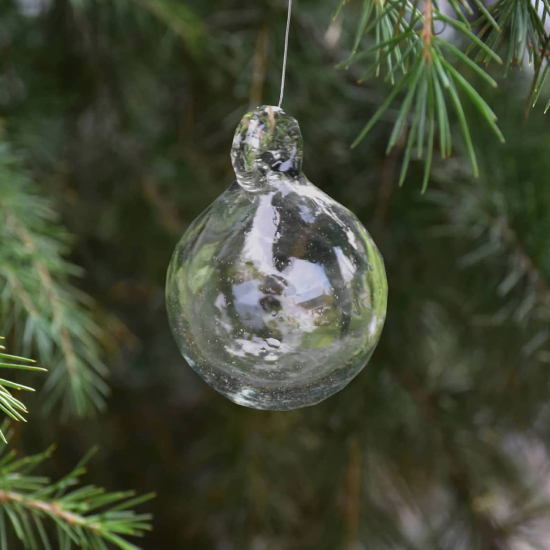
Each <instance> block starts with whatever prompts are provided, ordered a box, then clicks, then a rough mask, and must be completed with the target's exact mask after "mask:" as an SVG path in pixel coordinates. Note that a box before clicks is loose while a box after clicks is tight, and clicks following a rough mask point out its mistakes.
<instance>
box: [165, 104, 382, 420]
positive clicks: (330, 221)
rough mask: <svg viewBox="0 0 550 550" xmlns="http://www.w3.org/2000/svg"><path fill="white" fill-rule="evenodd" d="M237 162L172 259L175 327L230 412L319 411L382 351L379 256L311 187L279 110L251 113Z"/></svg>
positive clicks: (235, 152) (359, 229)
mask: <svg viewBox="0 0 550 550" xmlns="http://www.w3.org/2000/svg"><path fill="white" fill-rule="evenodd" d="M231 156H232V161H233V167H234V169H235V173H236V176H237V181H235V183H233V184H232V185H231V186H230V187H229V188H228V189H227V190H226V191H225V192H224V193H223V194H222V195H221V196H220V197H219V198H218V199H217V200H216V201H214V203H213V204H211V205H210V206H209V207H208V208H207V209H206V210H205V211H204V212H203V213H202V214H201V215H200V216H199V217H198V218H197V219H196V220H195V221H194V222H193V223H192V224H191V225H190V227H189V229H188V230H187V231H186V233H185V234H184V235H183V237H182V239H181V240H180V242H179V244H178V245H177V247H176V250H175V252H174V255H173V258H172V261H171V264H170V267H169V269H168V279H167V286H166V301H167V309H168V317H169V321H170V326H171V328H172V331H173V333H174V337H175V339H176V342H177V344H178V346H179V348H180V350H181V353H182V354H183V356H184V358H185V359H186V361H187V362H188V363H189V365H190V366H191V367H192V368H193V369H194V370H195V371H196V372H197V373H198V374H199V375H200V376H201V377H202V378H203V379H204V380H206V382H208V384H210V386H212V387H213V388H214V389H216V390H217V391H219V392H220V393H222V394H223V395H225V396H226V397H228V398H229V399H231V400H232V401H234V402H235V403H238V404H239V405H244V406H247V407H252V408H256V409H271V410H288V409H296V408H299V407H305V406H308V405H314V404H316V403H319V402H320V401H322V400H323V399H326V398H327V397H329V396H331V395H333V394H334V393H336V392H337V391H339V390H341V389H342V388H343V387H344V386H345V385H346V384H348V382H350V381H351V380H352V379H353V378H354V377H355V376H356V375H357V374H358V373H359V372H360V371H361V370H362V369H363V367H364V366H365V365H366V364H367V362H368V360H369V359H370V357H371V355H372V353H373V351H374V349H375V347H376V344H377V343H378V340H379V338H380V334H381V332H382V327H383V325H384V319H385V316H386V303H387V294H388V287H387V281H386V273H385V270H384V263H383V260H382V256H381V255H380V253H379V252H378V249H377V248H376V245H375V244H374V242H373V240H372V238H371V237H370V235H369V234H368V232H367V230H366V229H365V228H364V227H363V225H362V224H361V222H360V221H359V220H358V219H357V217H356V216H355V215H354V214H353V213H351V212H350V211H349V210H348V209H347V208H345V207H343V206H342V205H340V204H338V203H337V202H336V201H334V200H333V199H331V198H330V197H329V196H327V195H326V194H325V193H323V192H322V191H321V190H319V189H318V188H317V187H315V186H314V185H313V184H311V183H310V182H309V181H308V180H307V178H306V177H305V175H304V174H303V172H302V166H301V165H302V156H303V144H302V138H301V134H300V128H299V126H298V123H297V122H296V120H295V119H293V118H292V117H290V116H289V115H288V114H286V113H285V112H284V111H283V110H281V109H279V108H277V107H260V108H258V109H257V110H255V111H253V112H251V113H248V114H247V115H246V116H245V117H244V118H243V120H242V121H241V123H240V124H239V126H238V128H237V131H236V134H235V139H234V142H233V148H232V154H231Z"/></svg>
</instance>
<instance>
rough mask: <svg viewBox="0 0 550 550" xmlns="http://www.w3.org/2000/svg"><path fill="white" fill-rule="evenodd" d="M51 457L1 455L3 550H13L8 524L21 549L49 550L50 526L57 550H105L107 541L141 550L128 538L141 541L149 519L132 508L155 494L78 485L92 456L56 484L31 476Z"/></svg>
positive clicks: (0, 528)
mask: <svg viewBox="0 0 550 550" xmlns="http://www.w3.org/2000/svg"><path fill="white" fill-rule="evenodd" d="M52 453H53V448H50V449H48V450H47V451H45V452H43V453H41V454H38V455H33V456H30V457H26V458H22V459H16V453H15V452H14V451H12V452H8V453H6V452H0V547H1V548H2V550H9V548H11V547H12V546H11V545H9V543H8V536H7V530H6V529H7V524H11V527H12V529H13V531H14V533H15V535H16V537H17V538H18V539H19V541H20V543H21V544H22V545H23V547H24V548H26V549H30V550H33V549H38V548H43V549H45V550H51V549H52V548H53V547H54V546H53V545H52V543H51V540H52V535H51V531H52V528H55V529H54V531H55V533H56V537H55V539H56V540H57V545H58V546H57V547H58V548H63V549H64V550H65V549H66V550H70V549H71V548H74V547H76V548H89V549H94V550H96V549H97V550H106V549H107V543H111V544H112V545H113V546H114V547H117V548H121V549H122V550H138V547H137V546H135V545H134V544H132V543H130V542H128V541H127V540H126V537H129V536H130V537H141V536H143V534H144V533H145V532H146V531H148V530H150V529H151V525H150V520H151V515H150V514H136V513H135V512H133V511H132V509H133V508H134V507H135V506H138V505H139V504H142V503H143V502H146V501H148V500H150V499H152V498H154V496H155V495H154V494H147V495H143V496H136V495H135V493H134V492H133V491H124V492H113V493H108V492H106V491H105V490H104V489H103V488H100V487H96V486H94V485H85V486H78V485H79V482H80V480H79V477H80V476H81V475H82V474H84V473H85V472H86V468H85V464H86V462H88V460H89V459H90V458H91V456H92V454H93V452H92V453H89V454H88V455H87V456H86V457H85V458H84V459H83V460H82V461H81V462H80V463H79V464H78V465H77V466H76V467H75V468H74V469H73V470H72V471H71V472H70V473H69V474H68V475H66V476H65V477H63V478H62V479H60V480H59V481H57V482H53V483H52V482H50V480H49V479H48V478H46V477H41V476H36V475H33V472H34V470H35V469H36V468H37V467H39V466H40V465H42V464H43V462H44V461H45V460H46V459H48V458H50V457H51V455H52ZM6 517H7V519H8V520H9V521H6ZM44 520H47V522H45V521H44ZM48 523H49V525H48ZM14 548H15V546H14Z"/></svg>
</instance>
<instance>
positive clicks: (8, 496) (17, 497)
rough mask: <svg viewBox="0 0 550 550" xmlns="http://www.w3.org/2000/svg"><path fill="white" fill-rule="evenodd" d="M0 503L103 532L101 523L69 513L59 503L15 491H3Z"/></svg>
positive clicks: (1, 491)
mask: <svg viewBox="0 0 550 550" xmlns="http://www.w3.org/2000/svg"><path fill="white" fill-rule="evenodd" d="M0 502H2V503H5V504H10V503H14V504H19V505H21V506H24V507H25V508H28V509H30V510H37V511H40V512H44V513H46V514H48V515H50V516H53V517H57V518H59V519H62V520H63V521H64V522H65V523H67V524H69V525H78V526H80V527H83V528H85V529H89V530H91V531H96V532H99V533H100V532H102V531H103V529H102V526H101V524H100V523H97V522H91V521H88V519H87V518H86V517H85V516H81V515H79V514H73V513H72V512H68V511H67V510H65V509H64V508H63V507H62V506H61V505H60V504H59V503H57V502H46V501H44V500H39V499H34V498H29V497H26V496H24V495H22V494H20V493H15V492H13V491H3V490H0Z"/></svg>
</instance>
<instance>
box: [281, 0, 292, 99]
mask: <svg viewBox="0 0 550 550" xmlns="http://www.w3.org/2000/svg"><path fill="white" fill-rule="evenodd" d="M291 18H292V0H288V18H287V20H286V36H285V54H284V57H283V76H282V79H281V97H280V98H279V107H281V105H282V104H283V97H284V95H285V79H286V61H287V58H288V37H289V35H290V19H291Z"/></svg>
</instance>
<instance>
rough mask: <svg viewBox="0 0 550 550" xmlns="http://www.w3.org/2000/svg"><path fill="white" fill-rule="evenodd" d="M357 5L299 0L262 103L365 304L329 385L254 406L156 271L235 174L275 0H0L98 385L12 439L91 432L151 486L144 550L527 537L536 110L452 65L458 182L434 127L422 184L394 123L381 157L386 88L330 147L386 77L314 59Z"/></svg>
mask: <svg viewBox="0 0 550 550" xmlns="http://www.w3.org/2000/svg"><path fill="white" fill-rule="evenodd" d="M356 4H357V6H354V2H350V5H349V6H348V7H347V8H346V9H347V10H348V12H347V15H346V16H345V17H344V18H340V19H339V20H337V21H333V20H332V13H333V11H334V9H335V7H336V0H299V1H297V2H296V6H295V11H294V19H293V23H292V33H291V39H290V57H289V66H288V79H287V95H286V99H285V105H284V106H285V110H286V111H287V112H289V113H290V114H292V115H293V116H294V117H296V118H297V119H298V120H299V122H300V125H301V128H302V133H303V136H304V141H305V165H304V168H305V171H306V173H307V175H308V177H309V179H310V180H311V181H312V182H313V183H314V184H315V185H317V186H318V187H320V188H321V189H322V190H323V191H325V192H327V193H328V194H329V195H331V196H332V197H333V198H335V199H336V200H337V201H339V202H341V203H342V204H344V205H346V206H347V207H349V208H351V209H352V210H353V211H354V212H355V213H356V214H357V215H358V216H359V218H360V219H361V220H362V221H363V223H364V224H365V226H366V227H367V228H368V229H369V231H370V233H371V234H372V236H373V237H374V239H375V241H376V243H377V244H378V247H379V248H380V250H381V252H382V254H383V256H384V258H385V262H386V268H387V272H388V279H389V288H390V295H389V309H388V318H387V321H386V327H385V330H384V333H383V336H382V340H381V342H380V344H379V346H378V349H377V351H376V352H375V354H374V357H373V359H372V360H371V362H370V363H369V365H368V367H367V368H366V369H365V370H364V371H363V372H362V373H361V374H360V375H359V376H358V377H357V378H356V379H355V381H354V382H353V383H351V384H350V385H349V386H348V387H347V388H346V389H345V390H344V391H342V392H341V393H339V394H337V395H336V396H334V397H332V398H330V399H329V400H327V401H325V402H323V403H321V404H320V405H318V406H315V407H312V408H308V409H303V410H297V411H292V412H286V413H272V412H260V411H255V410H249V409H245V408H242V407H239V406H236V405H234V404H232V403H230V402H229V401H227V400H226V399H224V398H223V397H221V396H220V395H218V394H217V393H216V392H214V391H213V390H211V389H210V388H209V387H208V386H207V385H206V384H205V383H203V382H202V380H200V379H199V378H198V377H197V376H196V375H195V374H194V372H193V371H192V370H191V369H190V368H189V367H188V366H187V365H186V364H185V362H184V360H183V359H182V357H181V356H180V355H179V353H178V350H177V348H176V345H175V343H174V341H173V339H172V336H171V333H170V330H169V327H168V324H167V320H166V313H165V307H164V281H165V273H166V268H167V266H168V262H169V260H170V256H171V253H172V250H173V248H174V246H175V244H176V243H177V241H178V240H179V238H180V237H181V235H182V234H183V232H184V231H185V229H186V228H187V226H188V225H189V223H190V222H191V221H192V220H193V219H194V218H195V217H196V216H197V215H199V214H200V213H201V212H202V211H203V210H204V209H205V208H206V207H207V206H208V205H209V204H210V203H211V202H212V201H213V200H214V199H215V198H216V197H217V196H218V195H219V194H220V193H222V192H223V191H224V190H225V189H226V188H227V187H228V185H229V184H230V183H231V182H232V181H233V177H234V176H233V172H232V168H231V165H230V158H229V153H230V147H231V141H232V137H233V133H234V130H235V128H236V125H237V123H238V122H239V120H240V119H241V117H242V116H243V114H244V113H245V112H246V111H247V110H248V109H249V107H250V106H252V107H255V106H256V105H258V104H273V103H276V102H277V100H278V87H279V84H280V69H281V63H282V51H283V41H284V27H285V23H286V8H287V2H286V0H254V1H251V0H1V1H0V120H1V122H2V126H3V133H2V140H3V141H4V142H5V143H6V144H8V146H9V147H10V150H12V151H14V152H15V153H16V154H17V155H18V156H19V158H20V159H22V161H21V162H22V165H23V168H24V170H26V173H27V174H29V175H30V177H32V179H33V180H34V181H35V182H36V185H37V192H38V193H40V194H41V195H42V196H44V197H47V198H48V199H49V200H51V201H52V204H53V208H54V210H55V211H56V212H57V214H58V216H59V218H58V223H59V224H60V225H61V226H64V227H65V228H66V229H67V230H68V231H69V232H70V233H71V234H72V235H73V239H72V247H71V251H70V253H69V258H70V260H71V261H72V262H74V263H75V264H76V265H78V266H81V267H82V268H83V270H84V272H83V273H84V274H83V275H82V276H81V277H79V278H78V279H73V282H74V283H75V284H76V285H77V286H78V287H79V288H82V289H83V290H85V291H86V292H87V293H88V294H89V295H91V297H92V298H93V302H92V305H91V306H90V310H91V314H92V315H93V316H94V317H95V318H96V319H98V322H99V325H100V327H101V329H102V331H103V332H102V334H101V336H100V337H99V338H98V342H99V344H98V345H99V346H100V347H101V351H100V354H101V357H102V360H103V361H104V362H105V363H106V364H107V365H108V366H109V368H110V372H111V374H110V377H109V380H108V383H109V384H110V386H111V390H112V394H111V396H110V397H109V398H108V402H107V404H108V408H107V410H106V411H105V412H103V413H101V414H100V415H99V416H97V417H95V418H88V419H78V418H74V417H73V416H69V415H65V414H61V413H60V411H59V407H58V406H57V407H54V408H53V410H48V409H45V408H44V407H43V406H42V405H41V403H42V399H43V397H42V396H41V392H40V391H38V392H37V396H36V398H35V400H34V401H31V402H30V410H31V413H30V417H31V421H30V422H29V424H28V425H25V426H24V427H23V428H20V429H18V431H17V434H16V436H15V438H14V439H13V441H12V442H11V444H13V445H14V447H15V448H17V449H18V450H19V452H21V453H23V452H24V453H32V452H38V451H40V450H42V449H44V448H45V447H47V446H48V445H49V444H50V443H56V444H57V445H58V447H59V448H58V450H57V452H56V454H55V457H54V460H53V463H52V464H50V471H48V472H46V473H48V474H50V475H53V476H58V475H62V474H63V473H65V472H66V471H67V470H68V469H69V468H70V467H72V466H73V465H74V463H75V462H76V461H77V460H78V459H79V458H80V457H81V456H82V455H83V454H84V453H85V452H86V451H87V450H88V449H89V448H90V447H92V446H93V445H96V444H97V445H99V447H100V451H99V453H98V455H97V456H96V457H95V458H94V460H93V462H92V463H91V464H90V466H89V474H88V478H89V479H90V480H93V481H94V482H95V483H98V484H103V485H105V486H107V487H108V488H109V489H111V490H115V489H126V488H132V489H136V490H138V491H139V492H147V491H157V492H158V497H157V499H156V500H155V501H153V502H151V503H148V504H146V505H144V508H145V507H147V509H148V510H150V511H152V512H153V513H154V514H155V520H154V531H153V532H152V533H151V534H149V535H147V537H146V538H145V539H143V541H139V542H138V543H137V544H139V545H140V547H143V548H144V549H150V550H164V549H167V550H173V549H183V548H189V549H194V550H199V549H215V550H249V549H250V550H306V549H316V550H321V549H322V550H325V549H326V550H338V549H345V550H378V549H396V550H397V549H398V550H416V549H418V550H420V549H422V550H431V549H434V550H435V549H442V550H446V549H449V550H451V549H452V550H455V549H456V550H462V549H464V550H476V549H480V550H505V549H510V550H530V549H533V550H536V549H547V548H549V547H550V476H549V471H548V470H549V466H550V454H549V452H550V449H549V443H550V438H549V436H550V409H549V397H550V371H549V362H550V346H549V344H548V336H549V328H550V324H549V322H550V240H549V239H550V186H549V182H548V177H549V175H550V155H549V154H548V151H549V147H550V119H549V118H547V117H545V116H544V115H543V113H542V109H541V108H537V109H535V110H534V111H532V112H531V114H530V118H529V120H528V121H526V120H525V117H524V111H525V107H526V98H527V93H528V90H529V86H530V78H531V76H532V73H531V72H530V70H529V69H528V68H526V69H525V70H523V71H519V70H515V71H511V72H510V74H509V75H508V77H507V78H506V79H504V78H502V72H494V73H493V76H495V78H497V77H498V81H499V88H498V89H497V90H489V89H486V88H487V87H486V86H485V87H484V86H483V84H482V82H480V81H478V79H476V77H475V73H473V72H471V71H470V72H468V71H469V69H468V68H467V67H462V70H463V71H464V72H465V74H466V75H467V76H468V77H469V80H470V81H471V82H472V83H475V86H476V88H477V89H479V90H481V92H482V93H483V95H484V97H485V98H486V99H487V100H488V102H489V103H490V104H491V106H492V107H493V109H494V111H495V112H496V114H497V115H498V117H499V124H500V126H501V128H502V130H503V132H504V134H505V136H506V138H507V142H506V144H505V145H501V144H499V143H498V142H497V140H496V139H494V137H493V135H491V134H490V132H489V131H486V129H485V126H484V125H483V124H482V123H480V124H479V125H478V124H477V123H476V120H475V119H472V121H471V124H472V129H473V137H474V144H475V148H476V152H477V155H478V160H479V163H480V177H479V178H478V179H477V180H474V179H473V178H472V176H471V173H470V169H469V167H468V163H467V161H466V160H465V157H464V156H463V151H462V149H461V145H460V144H461V143H462V141H461V138H460V133H459V132H458V131H457V130H458V129H457V128H455V129H454V130H453V131H454V132H455V134H456V139H455V140H454V143H455V144H456V148H455V150H454V153H453V157H452V158H451V159H450V160H447V161H444V162H442V161H437V158H438V154H437V151H436V154H435V159H436V160H435V161H434V163H435V164H434V170H433V172H432V178H431V181H430V186H429V190H428V192H427V193H426V194H424V195H422V194H421V193H420V188H421V179H422V170H423V163H422V162H420V161H413V162H412V164H411V168H410V171H409V175H408V178H407V181H406V183H405V186H404V187H403V188H398V187H397V185H396V182H397V179H398V175H399V169H400V165H401V157H402V153H403V147H404V145H403V143H401V145H400V147H398V148H397V149H395V150H394V151H393V152H392V153H391V155H390V156H386V155H385V148H386V144H387V139H388V136H389V134H390V132H391V128H392V123H393V122H394V121H395V118H396V116H397V112H398V107H399V105H398V104H396V105H394V107H393V109H390V110H388V111H387V112H386V114H385V115H384V118H383V119H382V121H381V123H379V124H378V125H377V126H376V128H375V130H374V131H373V132H371V133H370V134H369V136H368V138H367V139H366V140H365V141H363V142H362V143H361V145H360V146H359V147H358V148H357V149H354V150H351V149H350V144H351V143H352V141H353V140H354V139H355V137H356V136H357V134H358V133H359V132H360V130H361V129H362V128H363V126H364V125H365V124H366V123H367V121H368V120H369V117H370V116H371V115H372V114H373V113H374V112H375V110H376V108H377V107H379V106H380V104H381V102H382V101H384V99H385V98H386V97H387V95H388V93H389V90H390V88H389V87H388V86H387V85H386V84H385V83H384V82H383V81H381V80H379V81H377V80H370V81H368V82H366V83H364V84H361V85H359V84H357V80H358V78H359V77H360V76H361V71H359V73H357V72H356V69H355V68H353V67H352V68H350V69H349V70H336V69H335V68H334V67H335V65H336V64H337V63H338V62H340V61H342V60H343V59H345V58H346V56H347V55H348V52H349V50H350V45H351V44H352V42H353V31H354V27H355V24H356V21H355V20H354V19H356V17H355V16H356V14H357V13H358V9H359V7H360V6H359V4H360V3H358V2H356ZM444 32H446V31H444ZM451 39H452V36H451ZM543 95H544V94H543ZM543 104H544V103H543ZM0 247H2V243H0ZM0 300H1V296H0ZM16 333H17V327H16V326H15V327H13V326H12V327H11V328H10V333H9V334H6V335H7V336H10V334H11V341H10V340H9V342H10V343H9V345H10V349H11V351H13V352H17V353H23V351H24V350H22V349H20V346H19V345H18V342H19V339H18V338H17V337H16ZM31 353H32V350H31ZM43 366H45V367H48V365H43ZM25 380H27V378H26V379H25ZM32 383H33V384H34V385H36V386H37V387H38V388H40V381H39V380H38V379H37V377H36V376H35V377H33V378H32Z"/></svg>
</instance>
